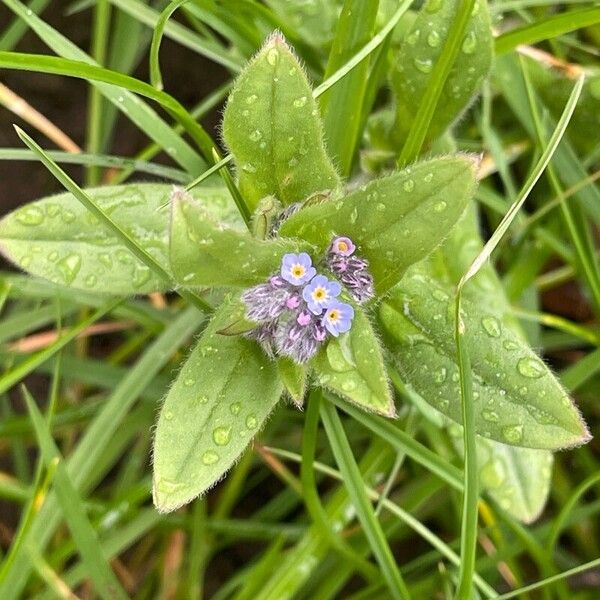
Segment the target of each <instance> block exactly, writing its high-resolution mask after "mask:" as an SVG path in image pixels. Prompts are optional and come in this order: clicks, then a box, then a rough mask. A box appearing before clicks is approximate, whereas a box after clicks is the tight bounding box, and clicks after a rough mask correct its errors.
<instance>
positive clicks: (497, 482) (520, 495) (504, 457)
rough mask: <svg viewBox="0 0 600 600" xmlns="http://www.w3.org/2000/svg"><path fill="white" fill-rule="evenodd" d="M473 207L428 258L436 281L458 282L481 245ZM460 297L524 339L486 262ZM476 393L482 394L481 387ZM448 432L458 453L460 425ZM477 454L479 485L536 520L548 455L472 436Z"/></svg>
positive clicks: (510, 508)
mask: <svg viewBox="0 0 600 600" xmlns="http://www.w3.org/2000/svg"><path fill="white" fill-rule="evenodd" d="M474 209H475V206H474V205H473V206H472V207H471V210H468V211H467V213H466V214H465V216H464V217H463V218H462V219H461V220H460V222H459V223H458V225H457V226H456V227H455V229H454V231H453V232H452V234H451V235H450V237H449V238H448V239H447V240H446V242H445V243H444V244H443V245H442V246H441V247H440V249H439V250H438V251H436V252H435V253H434V254H432V256H431V257H430V259H429V261H428V263H429V264H428V269H429V272H430V273H432V274H433V275H434V276H435V277H436V278H437V279H438V280H439V281H441V282H445V283H447V284H450V285H454V284H456V283H458V281H459V279H460V278H461V276H462V274H463V273H464V272H465V271H466V270H467V269H468V267H469V266H470V264H471V263H472V262H473V260H474V259H475V257H476V256H477V255H478V254H479V252H480V250H481V248H482V247H483V242H482V240H481V237H480V235H479V231H478V223H477V216H476V213H475V210H474ZM463 297H466V298H469V299H470V300H471V301H472V302H473V303H476V304H479V305H481V306H485V307H486V309H487V311H488V312H490V313H491V314H493V315H495V316H496V317H497V318H498V320H499V322H501V323H502V327H503V328H506V329H509V330H511V331H513V332H514V333H515V335H517V336H519V337H520V338H521V339H523V340H525V338H524V336H523V335H522V331H521V328H520V325H519V323H518V322H517V320H516V319H515V318H513V316H512V313H511V308H510V304H509V302H508V299H507V297H506V294H505V293H504V289H503V287H502V283H501V282H500V279H499V277H498V275H497V274H496V271H495V270H494V268H493V266H492V265H491V264H490V263H488V264H486V265H484V266H483V267H482V268H481V270H480V271H479V273H478V274H477V275H476V276H475V278H474V279H473V281H472V282H471V283H470V284H469V285H468V286H466V287H465V289H464V290H463ZM480 393H484V392H483V390H482V391H480ZM438 414H439V413H438ZM449 431H450V433H451V434H453V440H454V443H455V445H456V446H457V448H458V449H459V451H461V452H462V437H461V436H462V429H461V428H460V427H459V426H458V425H456V424H453V425H452V426H451V427H450V428H449ZM457 432H458V433H457ZM477 456H478V465H479V470H480V483H481V485H482V488H483V489H485V490H487V492H488V494H489V495H490V496H491V497H492V498H494V499H495V500H496V501H497V502H498V503H499V504H500V505H501V506H502V507H503V508H504V509H505V510H507V511H508V512H509V513H510V514H511V515H513V516H514V517H516V518H517V519H519V520H521V521H524V522H526V523H529V522H531V521H533V520H535V519H536V518H537V516H538V515H539V514H540V512H541V511H542V509H543V508H544V504H545V503H546V499H547V497H548V493H549V491H550V482H551V476H552V469H551V466H552V453H551V452H550V451H548V450H532V449H530V448H519V447H517V446H508V445H505V444H501V443H499V442H495V441H492V440H486V439H485V438H483V437H481V436H477Z"/></svg>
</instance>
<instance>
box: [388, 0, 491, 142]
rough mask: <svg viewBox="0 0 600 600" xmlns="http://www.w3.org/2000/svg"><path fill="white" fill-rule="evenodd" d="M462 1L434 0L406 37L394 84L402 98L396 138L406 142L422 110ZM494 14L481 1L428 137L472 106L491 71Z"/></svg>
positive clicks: (483, 0)
mask: <svg viewBox="0 0 600 600" xmlns="http://www.w3.org/2000/svg"><path fill="white" fill-rule="evenodd" d="M460 7H461V3H460V2H459V1H458V0H446V1H442V0H428V1H427V2H426V3H424V4H423V7H422V8H421V10H420V12H419V14H418V16H417V18H416V19H415V20H414V22H413V25H412V27H411V29H410V31H409V32H408V34H407V35H406V37H405V38H404V41H403V43H402V45H401V47H400V50H399V52H398V53H397V55H396V57H395V67H394V69H393V71H392V77H391V83H392V89H393V90H394V96H395V101H396V124H395V131H394V137H396V138H397V139H398V140H400V141H401V140H404V139H405V138H406V135H407V133H408V131H409V130H410V127H411V125H412V123H413V120H414V117H415V115H416V113H417V110H418V108H419V105H420V104H421V100H422V98H423V96H424V94H425V90H426V89H427V86H428V85H429V79H430V77H431V72H432V70H433V67H434V65H435V63H436V62H437V60H438V59H439V57H440V56H441V54H442V52H443V51H444V44H445V43H446V40H447V38H448V31H449V29H450V26H451V25H452V22H453V20H454V19H455V18H456V15H457V11H458V10H459V9H460ZM492 42H493V39H492V29H491V23H490V15H489V11H488V7H487V2H486V1H485V0H477V1H476V3H475V6H474V9H473V13H472V17H471V19H470V22H469V24H468V25H467V30H466V33H465V37H464V40H463V42H462V46H461V51H460V54H459V56H458V59H457V61H456V63H455V64H454V66H453V67H452V69H451V70H450V73H449V75H448V78H447V79H446V82H445V84H444V88H443V90H442V93H441V96H440V100H439V102H438V105H437V107H436V110H435V113H434V115H433V118H432V120H431V122H430V124H429V129H428V134H427V139H428V140H434V139H435V138H436V137H438V136H439V135H440V134H442V133H443V132H444V131H445V130H446V129H447V128H448V127H449V126H450V125H451V124H452V123H453V122H454V121H455V120H456V119H457V118H458V117H459V116H460V114H461V113H462V112H463V111H464V110H465V109H466V107H467V106H468V105H469V103H470V102H471V100H472V98H473V97H474V95H475V94H476V93H477V91H478V89H479V87H480V86H481V83H482V81H483V79H484V78H485V77H486V75H487V74H488V71H489V70H490V66H491V63H492V56H493V44H492Z"/></svg>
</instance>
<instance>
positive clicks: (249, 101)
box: [246, 94, 258, 104]
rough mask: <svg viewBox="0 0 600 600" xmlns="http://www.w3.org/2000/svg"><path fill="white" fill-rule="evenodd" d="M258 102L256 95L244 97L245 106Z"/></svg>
mask: <svg viewBox="0 0 600 600" xmlns="http://www.w3.org/2000/svg"><path fill="white" fill-rule="evenodd" d="M257 100H258V96H257V95H256V94H250V95H249V96H246V104H254V103H255V102H256V101H257Z"/></svg>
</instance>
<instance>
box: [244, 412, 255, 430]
mask: <svg viewBox="0 0 600 600" xmlns="http://www.w3.org/2000/svg"><path fill="white" fill-rule="evenodd" d="M257 426H258V419H257V418H256V415H248V416H247V417H246V427H247V428H248V429H256V427H257Z"/></svg>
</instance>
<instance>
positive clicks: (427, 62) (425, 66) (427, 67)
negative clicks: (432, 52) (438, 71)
mask: <svg viewBox="0 0 600 600" xmlns="http://www.w3.org/2000/svg"><path fill="white" fill-rule="evenodd" d="M414 63H415V67H416V68H417V70H418V71H421V73H431V69H433V61H432V60H431V59H430V58H415V60H414Z"/></svg>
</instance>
